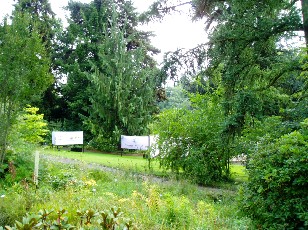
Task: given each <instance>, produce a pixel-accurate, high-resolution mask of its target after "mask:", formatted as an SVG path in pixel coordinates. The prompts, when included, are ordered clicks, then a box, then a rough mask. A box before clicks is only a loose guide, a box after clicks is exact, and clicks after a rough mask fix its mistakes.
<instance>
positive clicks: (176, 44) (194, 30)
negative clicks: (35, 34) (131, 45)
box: [0, 0, 206, 62]
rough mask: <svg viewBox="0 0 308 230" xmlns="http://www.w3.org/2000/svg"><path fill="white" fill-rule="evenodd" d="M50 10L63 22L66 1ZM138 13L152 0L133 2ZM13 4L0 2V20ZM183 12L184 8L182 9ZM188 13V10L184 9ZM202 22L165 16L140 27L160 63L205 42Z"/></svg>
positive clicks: (7, 0) (57, 1) (53, 0)
mask: <svg viewBox="0 0 308 230" xmlns="http://www.w3.org/2000/svg"><path fill="white" fill-rule="evenodd" d="M79 1H80V2H90V1H91V0H79ZM49 2H50V3H51V7H52V10H53V11H54V12H55V13H56V14H57V17H59V18H62V19H63V20H64V18H65V16H64V12H65V11H64V10H63V9H62V8H63V7H64V6H66V5H67V3H68V0H49ZM133 2H134V4H135V7H136V8H137V10H138V11H139V12H142V11H144V10H146V9H147V8H148V6H149V5H150V4H151V3H152V2H153V0H133ZM12 4H14V1H13V0H1V3H0V18H1V19H2V18H3V16H4V15H6V14H10V13H11V11H12V9H13V7H12ZM183 10H184V11H185V8H184V9H183ZM186 12H188V8H187V9H186ZM203 28H204V26H203V24H202V22H191V19H190V17H189V16H188V15H186V14H184V13H183V14H181V15H179V14H175V15H172V16H171V15H169V16H166V17H165V19H164V20H163V21H162V22H160V23H159V22H155V23H150V24H148V25H145V26H143V27H142V29H144V30H148V31H153V32H154V33H155V34H156V37H155V38H153V39H152V44H153V45H154V46H155V47H157V48H159V49H160V50H161V51H162V53H161V54H160V55H158V56H157V57H156V59H157V61H158V62H161V61H162V57H163V53H165V52H168V51H175V50H176V49H177V48H187V49H189V48H193V47H195V46H196V45H198V44H201V43H204V42H206V33H205V32H204V30H203Z"/></svg>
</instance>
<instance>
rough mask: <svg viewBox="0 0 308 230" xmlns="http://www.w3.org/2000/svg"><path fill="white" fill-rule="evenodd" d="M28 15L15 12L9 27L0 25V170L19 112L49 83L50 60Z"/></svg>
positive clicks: (36, 97) (34, 99)
mask: <svg viewBox="0 0 308 230" xmlns="http://www.w3.org/2000/svg"><path fill="white" fill-rule="evenodd" d="M30 25H31V23H30V16H29V15H28V14H26V13H25V14H21V13H19V12H18V11H16V12H15V13H14V15H13V18H12V22H11V24H10V25H9V24H8V23H7V21H6V19H4V22H3V24H2V25H1V26H0V41H1V43H0V48H1V53H0V85H1V88H0V115H1V116H0V129H1V132H0V168H1V167H2V163H3V161H4V159H5V154H6V149H7V145H8V142H7V141H8V140H7V138H8V135H9V132H10V130H11V128H12V124H13V123H14V119H15V118H16V116H17V114H18V112H19V111H21V110H22V108H23V107H24V106H25V105H26V104H29V103H33V102H35V101H38V100H39V99H40V96H41V94H42V93H43V92H44V90H45V89H46V88H47V87H48V86H49V85H50V84H51V83H52V76H51V75H50V74H49V64H50V60H49V58H48V56H47V54H46V50H45V47H44V46H43V44H42V42H41V38H40V35H39V33H38V30H37V28H36V27H34V26H30Z"/></svg>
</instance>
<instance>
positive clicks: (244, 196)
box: [240, 119, 308, 229]
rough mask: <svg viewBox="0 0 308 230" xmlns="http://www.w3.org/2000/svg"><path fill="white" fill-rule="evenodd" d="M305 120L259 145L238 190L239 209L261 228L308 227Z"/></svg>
mask: <svg viewBox="0 0 308 230" xmlns="http://www.w3.org/2000/svg"><path fill="white" fill-rule="evenodd" d="M307 153H308V119H306V120H305V121H304V122H303V123H302V129H301V130H299V131H294V132H292V133H290V134H287V135H283V136H282V137H280V138H279V139H277V140H276V141H275V142H274V143H268V144H264V145H263V146H262V145H260V146H259V151H258V152H256V153H254V154H253V155H252V156H251V160H250V162H249V177H250V180H249V182H248V183H247V184H246V185H245V186H244V187H243V188H242V190H241V193H240V194H241V204H242V205H241V206H242V210H243V211H244V212H245V213H246V214H248V215H249V216H251V217H252V219H253V220H254V221H255V222H256V224H257V225H259V226H261V227H262V228H265V229H306V228H307V227H308V190H307V188H308V178H307V175H308V154H307Z"/></svg>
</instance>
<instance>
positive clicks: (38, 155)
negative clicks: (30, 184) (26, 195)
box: [33, 151, 40, 187]
mask: <svg viewBox="0 0 308 230" xmlns="http://www.w3.org/2000/svg"><path fill="white" fill-rule="evenodd" d="M39 162H40V153H39V152H38V151H36V152H35V160H34V175H33V181H34V184H35V186H36V187H37V186H38V171H39Z"/></svg>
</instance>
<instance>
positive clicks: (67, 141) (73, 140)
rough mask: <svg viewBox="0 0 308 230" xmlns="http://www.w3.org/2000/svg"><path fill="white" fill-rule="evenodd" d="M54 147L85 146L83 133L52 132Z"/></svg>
mask: <svg viewBox="0 0 308 230" xmlns="http://www.w3.org/2000/svg"><path fill="white" fill-rule="evenodd" d="M52 144H53V145H82V144H83V131H72V132H61V131H53V132H52Z"/></svg>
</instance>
